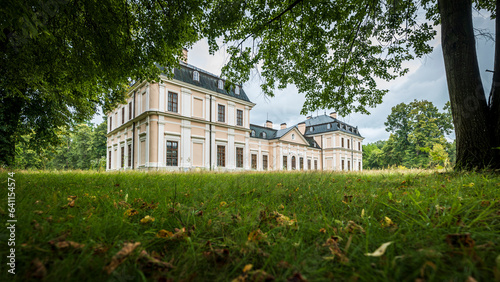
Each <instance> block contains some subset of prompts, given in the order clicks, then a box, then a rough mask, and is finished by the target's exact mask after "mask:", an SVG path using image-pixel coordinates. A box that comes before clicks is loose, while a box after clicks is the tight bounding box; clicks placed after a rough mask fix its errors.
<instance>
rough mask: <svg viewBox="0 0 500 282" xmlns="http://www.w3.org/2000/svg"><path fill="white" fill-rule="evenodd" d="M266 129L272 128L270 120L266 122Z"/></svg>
mask: <svg viewBox="0 0 500 282" xmlns="http://www.w3.org/2000/svg"><path fill="white" fill-rule="evenodd" d="M266 127H267V128H273V122H272V121H270V120H266Z"/></svg>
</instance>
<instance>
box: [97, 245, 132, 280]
mask: <svg viewBox="0 0 500 282" xmlns="http://www.w3.org/2000/svg"><path fill="white" fill-rule="evenodd" d="M140 244H141V243H140V242H136V243H125V244H123V248H122V249H121V250H120V251H118V253H116V254H115V255H114V256H113V258H112V259H111V262H110V263H109V264H108V265H107V266H105V267H104V268H103V269H104V271H106V273H108V274H111V272H113V271H114V270H115V269H116V268H117V267H118V266H119V265H120V264H122V262H123V261H124V260H125V259H126V258H127V257H128V256H129V255H130V254H131V253H132V252H133V251H134V250H135V248H137V247H138V246H139V245H140Z"/></svg>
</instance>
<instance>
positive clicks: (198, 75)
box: [193, 71, 200, 81]
mask: <svg viewBox="0 0 500 282" xmlns="http://www.w3.org/2000/svg"><path fill="white" fill-rule="evenodd" d="M193 80H194V81H200V73H199V72H197V71H194V72H193Z"/></svg>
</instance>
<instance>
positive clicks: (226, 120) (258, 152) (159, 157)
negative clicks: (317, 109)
mask: <svg viewBox="0 0 500 282" xmlns="http://www.w3.org/2000/svg"><path fill="white" fill-rule="evenodd" d="M254 106H255V104H254V103H252V102H251V101H250V100H249V99H248V96H247V95H246V93H245V91H244V90H243V89H242V88H241V86H235V87H234V88H233V89H231V90H230V91H226V90H225V89H224V80H223V79H221V78H219V77H217V76H215V75H213V74H210V73H208V72H206V71H203V70H201V69H198V68H196V67H194V66H191V65H189V64H187V63H186V62H181V65H180V67H179V68H177V69H175V70H174V76H173V78H171V79H169V78H167V77H161V80H160V82H157V83H148V82H137V83H135V84H134V85H132V87H131V88H130V90H129V92H128V96H127V101H126V103H125V104H122V105H119V106H118V107H117V108H116V109H114V110H113V111H111V112H109V113H107V118H108V134H107V164H106V169H107V170H109V171H113V170H127V169H142V170H182V171H184V170H201V169H202V170H228V171H238V170H259V171H263V170H337V171H339V170H344V171H347V170H352V171H359V170H362V168H363V159H362V156H363V154H362V141H363V137H362V136H361V135H360V133H359V131H358V128H357V127H353V126H351V125H349V124H346V123H344V122H342V121H340V120H338V119H337V115H336V113H331V114H330V115H320V116H316V117H308V118H307V119H306V120H304V121H303V122H301V123H299V124H296V125H291V126H287V125H286V124H285V123H282V124H281V125H280V127H279V129H275V128H274V126H273V123H272V122H271V121H267V122H266V124H265V125H264V126H258V125H253V124H250V112H251V110H252V108H253V107H254Z"/></svg>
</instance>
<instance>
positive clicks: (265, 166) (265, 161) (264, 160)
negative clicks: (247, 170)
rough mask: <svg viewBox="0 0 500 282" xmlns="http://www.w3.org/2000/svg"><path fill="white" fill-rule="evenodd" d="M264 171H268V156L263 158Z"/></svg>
mask: <svg viewBox="0 0 500 282" xmlns="http://www.w3.org/2000/svg"><path fill="white" fill-rule="evenodd" d="M262 169H263V170H267V155H263V156H262Z"/></svg>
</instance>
